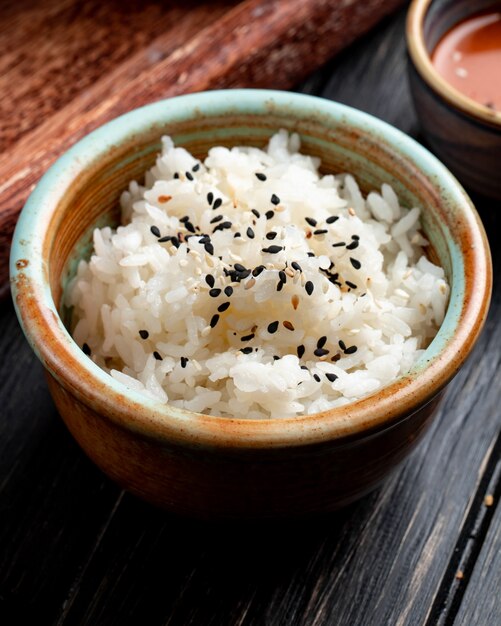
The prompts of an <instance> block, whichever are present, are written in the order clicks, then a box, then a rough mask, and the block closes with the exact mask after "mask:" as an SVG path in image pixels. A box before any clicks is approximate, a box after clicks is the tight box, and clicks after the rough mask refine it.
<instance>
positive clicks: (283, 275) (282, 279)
mask: <svg viewBox="0 0 501 626" xmlns="http://www.w3.org/2000/svg"><path fill="white" fill-rule="evenodd" d="M278 277H279V278H280V282H281V283H285V282H287V274H286V273H285V272H284V271H283V270H280V271H279V272H278Z"/></svg>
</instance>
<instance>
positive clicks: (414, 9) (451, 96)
mask: <svg viewBox="0 0 501 626" xmlns="http://www.w3.org/2000/svg"><path fill="white" fill-rule="evenodd" d="M433 1H434V0H412V3H411V6H410V7H409V11H408V13H407V22H406V38H407V49H408V51H409V56H410V58H411V59H412V62H413V64H414V67H415V68H416V70H417V71H418V72H419V74H420V75H421V77H422V78H423V80H424V81H425V82H426V83H427V84H428V86H429V87H430V88H431V89H432V90H433V91H435V92H436V93H438V94H439V95H440V96H441V97H442V98H443V99H444V100H445V101H446V102H448V103H449V104H450V105H451V106H453V107H454V108H456V109H458V110H459V111H461V112H462V113H464V114H466V115H468V116H470V117H474V118H475V119H476V120H481V121H482V122H485V123H487V124H489V125H491V126H495V127H498V128H500V129H501V111H497V110H494V109H490V108H489V107H487V106H485V105H483V104H481V103H480V102H477V101H476V100H473V99H472V98H469V97H468V96H466V95H465V94H463V93H462V92H461V91H459V90H458V89H456V88H455V87H453V86H452V85H451V84H450V83H448V82H447V81H446V80H445V78H443V77H442V76H441V75H440V74H439V73H438V72H437V70H436V69H435V67H434V65H433V63H432V61H431V58H430V55H429V53H428V50H427V47H426V42H425V39H424V21H425V19H426V14H427V12H428V9H429V8H430V6H431V4H432V2H433ZM473 13H474V12H473Z"/></svg>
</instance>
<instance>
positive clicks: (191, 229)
mask: <svg viewBox="0 0 501 626" xmlns="http://www.w3.org/2000/svg"><path fill="white" fill-rule="evenodd" d="M184 226H185V228H186V230H187V231H189V232H190V233H195V227H194V226H193V224H192V223H191V222H186V224H185V225H184Z"/></svg>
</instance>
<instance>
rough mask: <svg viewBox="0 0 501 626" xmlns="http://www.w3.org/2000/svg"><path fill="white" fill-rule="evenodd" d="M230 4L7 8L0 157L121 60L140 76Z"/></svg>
mask: <svg viewBox="0 0 501 626" xmlns="http://www.w3.org/2000/svg"><path fill="white" fill-rule="evenodd" d="M236 3H237V0H233V1H232V0H213V1H212V2H211V3H210V4H208V3H203V4H202V3H200V2H194V1H193V0H188V2H183V3H182V4H181V3H177V2H172V1H171V2H160V1H159V0H146V1H140V0H132V1H129V2H127V3H123V2H120V1H119V0H109V1H107V2H105V3H103V2H101V1H100V0H86V2H84V3H78V2H76V1H75V0H64V1H61V0H48V1H45V2H43V3H42V2H36V1H34V0H30V1H27V0H25V1H24V2H16V3H13V4H12V5H11V10H10V11H9V12H5V11H4V12H3V13H2V16H1V18H0V50H2V51H4V52H3V54H2V55H1V56H0V151H4V150H6V149H7V148H8V147H9V146H11V145H12V144H14V143H16V142H17V141H19V139H20V138H21V136H23V135H24V134H26V133H27V132H29V131H30V130H32V129H33V128H35V127H36V126H38V125H40V124H41V123H42V122H44V121H45V120H46V119H48V118H49V117H50V116H51V115H53V114H54V113H55V112H56V111H58V110H59V109H61V108H62V107H63V106H64V105H65V104H67V103H68V102H70V101H71V100H72V99H73V98H75V97H76V96H77V95H78V94H79V93H81V92H83V91H84V90H86V89H88V88H89V87H91V86H92V85H93V84H94V83H95V82H96V81H97V80H99V79H100V78H101V77H102V76H104V75H106V74H107V73H109V72H111V71H112V70H113V69H115V68H116V67H117V66H119V65H120V64H122V63H124V62H125V61H126V60H129V61H132V62H133V63H134V66H135V69H136V72H138V73H139V72H141V71H143V70H145V69H147V68H148V67H150V66H151V65H153V64H154V63H155V62H157V61H158V56H159V54H160V55H161V54H164V55H165V54H169V53H170V52H172V51H173V50H174V49H175V48H176V47H177V46H179V45H182V44H183V43H184V42H185V41H186V39H189V38H190V37H192V36H194V35H195V34H196V33H197V32H199V31H200V30H201V29H202V28H204V27H206V26H207V25H208V24H210V23H211V22H213V21H215V20H216V19H218V18H219V17H220V16H221V15H222V14H223V13H225V12H226V11H227V10H228V9H229V8H231V6H233V5H235V4H236ZM155 40H156V41H155ZM153 41H155V44H154V45H155V47H153V46H152V45H151V44H152V42H153ZM155 50H157V53H156V54H155ZM138 52H139V54H136V56H135V57H134V59H133V60H132V59H131V57H133V56H134V53H138Z"/></svg>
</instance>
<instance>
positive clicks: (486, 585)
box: [455, 460, 501, 626]
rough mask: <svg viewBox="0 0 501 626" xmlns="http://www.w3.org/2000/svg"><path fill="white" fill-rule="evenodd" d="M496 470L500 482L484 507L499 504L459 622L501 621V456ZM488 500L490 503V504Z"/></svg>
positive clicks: (479, 625)
mask: <svg viewBox="0 0 501 626" xmlns="http://www.w3.org/2000/svg"><path fill="white" fill-rule="evenodd" d="M497 469H498V471H497V473H496V478H497V481H496V484H493V488H494V489H493V490H492V492H490V493H489V494H488V496H487V497H489V496H492V498H493V502H492V504H491V503H490V500H484V502H483V506H484V507H493V508H494V507H495V515H494V519H493V520H492V523H491V526H490V529H489V533H488V535H487V538H486V540H485V542H484V545H483V548H482V551H481V553H480V557H479V559H478V560H477V562H476V564H475V568H474V570H473V573H472V576H471V578H470V579H469V580H468V581H467V585H468V586H467V589H466V593H465V595H464V597H463V602H462V603H461V608H460V610H459V613H458V615H457V618H456V622H455V623H456V624H457V625H458V626H483V624H501V602H500V599H499V574H500V572H501V506H500V505H499V498H500V497H501V460H499V463H498V467H497ZM486 503H487V504H486Z"/></svg>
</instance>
